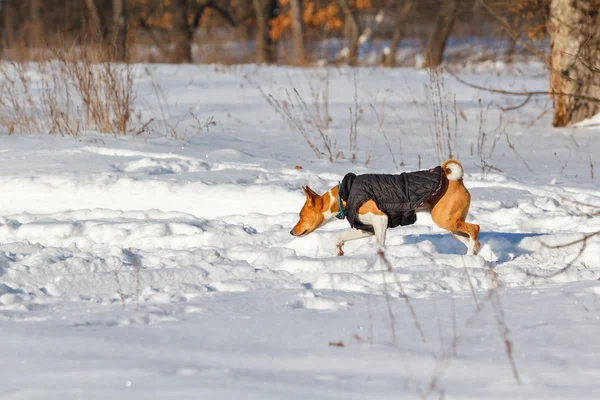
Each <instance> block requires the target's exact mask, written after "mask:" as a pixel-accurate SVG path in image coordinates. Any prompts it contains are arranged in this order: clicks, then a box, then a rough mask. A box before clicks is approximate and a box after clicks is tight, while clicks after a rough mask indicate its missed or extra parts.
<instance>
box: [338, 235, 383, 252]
mask: <svg viewBox="0 0 600 400" xmlns="http://www.w3.org/2000/svg"><path fill="white" fill-rule="evenodd" d="M373 235H374V233H373V232H367V231H361V230H360V229H352V230H350V231H346V232H342V233H341V234H340V235H339V236H338V237H337V240H336V243H335V247H336V249H337V255H338V256H343V255H344V251H343V250H342V247H343V246H344V243H346V242H348V241H350V240H356V239H362V238H366V237H370V236H373Z"/></svg>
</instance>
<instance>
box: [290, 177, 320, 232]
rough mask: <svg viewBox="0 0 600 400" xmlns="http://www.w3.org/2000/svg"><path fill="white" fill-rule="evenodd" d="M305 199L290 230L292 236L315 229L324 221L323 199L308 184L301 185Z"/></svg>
mask: <svg viewBox="0 0 600 400" xmlns="http://www.w3.org/2000/svg"><path fill="white" fill-rule="evenodd" d="M302 190H303V191H304V194H305V195H306V201H305V202H304V206H303V207H302V210H300V220H299V221H298V223H297V224H296V226H294V228H293V229H292V230H291V231H290V233H291V234H292V235H294V236H298V237H302V236H306V235H308V234H309V233H311V232H312V231H314V230H315V229H317V228H318V227H319V226H320V225H321V224H322V223H323V222H324V221H325V214H324V212H323V199H322V198H321V196H319V195H318V194H317V193H315V191H314V190H312V189H311V188H309V187H308V186H302Z"/></svg>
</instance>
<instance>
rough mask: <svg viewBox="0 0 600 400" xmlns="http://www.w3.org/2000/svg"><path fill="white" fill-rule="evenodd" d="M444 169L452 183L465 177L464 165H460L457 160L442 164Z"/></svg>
mask: <svg viewBox="0 0 600 400" xmlns="http://www.w3.org/2000/svg"><path fill="white" fill-rule="evenodd" d="M442 168H443V169H444V172H445V173H446V178H448V180H450V181H457V180H459V179H462V177H463V175H464V170H463V167H462V165H460V163H459V162H458V161H456V160H452V159H450V160H446V161H444V163H443V164H442Z"/></svg>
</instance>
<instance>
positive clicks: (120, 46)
mask: <svg viewBox="0 0 600 400" xmlns="http://www.w3.org/2000/svg"><path fill="white" fill-rule="evenodd" d="M113 38H114V39H113V40H114V44H115V58H116V60H117V61H126V60H127V0H113Z"/></svg>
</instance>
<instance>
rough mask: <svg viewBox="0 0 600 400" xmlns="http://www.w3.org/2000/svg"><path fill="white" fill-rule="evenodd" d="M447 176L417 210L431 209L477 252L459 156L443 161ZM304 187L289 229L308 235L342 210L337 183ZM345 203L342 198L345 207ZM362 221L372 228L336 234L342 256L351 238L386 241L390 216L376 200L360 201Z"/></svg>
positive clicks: (470, 252)
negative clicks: (297, 214) (317, 190)
mask: <svg viewBox="0 0 600 400" xmlns="http://www.w3.org/2000/svg"><path fill="white" fill-rule="evenodd" d="M442 168H443V170H444V172H445V176H444V177H443V178H442V187H441V189H440V190H439V191H438V193H437V194H436V195H435V196H433V197H432V198H431V199H429V200H427V201H425V202H424V203H423V204H422V205H421V206H420V207H419V208H418V209H417V211H426V212H430V213H431V219H433V222H435V224H436V225H437V226H439V227H440V228H442V229H446V230H448V231H449V232H450V233H451V234H452V236H454V237H455V238H456V239H458V240H459V241H460V242H461V243H463V244H464V245H465V246H467V254H468V255H474V254H477V252H478V251H479V247H480V245H479V242H478V241H477V238H478V236H479V225H476V224H470V223H468V222H465V219H466V218H467V213H468V212H469V206H470V205H471V195H470V194H469V191H468V190H467V188H466V187H465V185H464V184H463V167H462V165H461V164H460V163H459V162H458V161H456V160H447V161H444V163H442ZM302 190H303V191H304V194H305V195H306V202H305V203H304V206H303V207H302V210H300V220H299V221H298V223H297V224H296V226H294V228H293V229H292V230H291V231H290V233H291V234H292V235H294V236H297V237H302V236H306V235H308V234H309V233H311V232H312V231H314V230H315V229H317V228H319V227H321V226H323V225H325V224H326V223H328V222H331V221H333V220H335V219H336V217H335V215H336V214H337V213H338V212H339V211H340V210H339V206H338V202H337V196H338V187H337V185H336V186H334V187H332V188H331V189H329V191H328V192H326V193H324V194H323V195H321V196H319V195H318V194H317V193H315V192H314V191H313V190H312V189H310V188H309V187H308V186H303V187H302ZM345 206H346V203H345V202H344V201H342V207H344V208H345ZM357 216H358V219H359V220H360V222H362V223H363V224H366V225H370V226H372V227H373V230H374V233H373V232H366V231H362V230H359V229H351V230H349V231H346V232H343V233H342V234H340V235H339V236H338V238H337V242H336V247H337V254H338V255H339V256H341V255H344V252H343V250H342V247H343V246H344V243H345V242H347V241H350V240H355V239H361V238H365V237H370V236H372V235H375V237H376V239H377V242H378V243H379V244H380V245H381V246H383V245H385V233H386V230H387V226H388V217H387V215H385V213H383V212H382V211H381V210H379V209H378V208H377V206H376V205H375V202H374V201H373V200H368V201H367V202H365V203H364V204H363V205H361V206H360V207H359V209H358V212H357Z"/></svg>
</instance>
